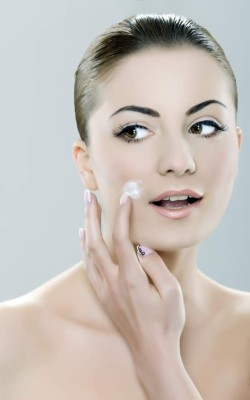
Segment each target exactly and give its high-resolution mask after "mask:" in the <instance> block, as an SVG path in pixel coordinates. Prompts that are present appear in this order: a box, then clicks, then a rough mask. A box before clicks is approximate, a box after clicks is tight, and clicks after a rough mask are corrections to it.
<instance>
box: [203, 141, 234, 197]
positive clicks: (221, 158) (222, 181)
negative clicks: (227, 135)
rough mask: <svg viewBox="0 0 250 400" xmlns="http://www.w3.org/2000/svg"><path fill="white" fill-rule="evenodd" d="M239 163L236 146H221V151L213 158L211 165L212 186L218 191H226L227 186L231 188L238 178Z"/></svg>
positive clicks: (210, 179)
mask: <svg viewBox="0 0 250 400" xmlns="http://www.w3.org/2000/svg"><path fill="white" fill-rule="evenodd" d="M225 144H226V143H225ZM237 163H238V154H237V151H236V149H235V146H233V145H231V143H228V145H225V146H221V148H220V149H219V151H216V152H215V153H214V155H213V156H212V157H211V161H210V164H209V168H208V172H209V177H208V180H209V181H210V184H211V186H212V187H214V188H215V189H218V190H220V189H222V190H226V187H227V186H228V187H229V188H230V185H231V184H232V183H233V181H234V178H235V176H236V172H237Z"/></svg>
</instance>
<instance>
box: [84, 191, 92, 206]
mask: <svg viewBox="0 0 250 400" xmlns="http://www.w3.org/2000/svg"><path fill="white" fill-rule="evenodd" d="M84 202H85V205H87V204H90V203H91V192H90V190H88V189H85V191H84Z"/></svg>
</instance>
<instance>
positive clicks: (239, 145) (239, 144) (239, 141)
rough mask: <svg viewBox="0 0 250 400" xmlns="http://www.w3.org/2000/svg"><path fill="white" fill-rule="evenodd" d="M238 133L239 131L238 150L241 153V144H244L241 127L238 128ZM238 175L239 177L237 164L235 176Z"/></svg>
mask: <svg viewBox="0 0 250 400" xmlns="http://www.w3.org/2000/svg"><path fill="white" fill-rule="evenodd" d="M236 131H237V141H238V149H239V151H240V147H241V143H242V129H241V128H240V127H239V126H237V127H236ZM237 175H238V163H237V169H236V174H235V176H237Z"/></svg>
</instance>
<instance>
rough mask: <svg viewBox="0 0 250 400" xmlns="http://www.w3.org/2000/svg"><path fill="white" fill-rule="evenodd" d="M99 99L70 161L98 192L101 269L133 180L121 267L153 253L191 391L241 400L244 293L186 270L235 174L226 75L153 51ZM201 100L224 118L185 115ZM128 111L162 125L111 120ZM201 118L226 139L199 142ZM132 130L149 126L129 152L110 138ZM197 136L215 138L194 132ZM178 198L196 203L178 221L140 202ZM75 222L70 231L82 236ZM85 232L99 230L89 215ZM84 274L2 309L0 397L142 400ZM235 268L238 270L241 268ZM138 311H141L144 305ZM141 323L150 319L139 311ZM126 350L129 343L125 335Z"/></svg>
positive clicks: (247, 302) (205, 63)
mask: <svg viewBox="0 0 250 400" xmlns="http://www.w3.org/2000/svg"><path fill="white" fill-rule="evenodd" d="M98 96H99V103H98V105H97V108H96V109H95V110H94V111H93V113H92V114H91V116H90V119H89V121H88V131H89V136H90V139H91V141H90V147H89V148H86V146H85V143H84V142H83V141H82V140H77V141H76V142H75V143H74V147H73V157H74V160H75V162H76V167H77V170H78V172H79V175H80V178H81V180H82V184H83V186H84V188H87V189H89V190H91V191H93V192H94V191H96V190H99V192H100V195H101V199H102V212H103V216H104V219H105V226H104V227H103V228H102V236H103V240H104V242H105V243H106V246H107V249H108V252H109V255H110V256H109V257H110V258H111V260H112V265H111V266H113V265H114V264H117V265H119V266H120V264H119V262H118V259H117V257H119V256H118V255H117V254H116V251H115V247H114V243H113V234H114V228H115V220H116V213H117V210H118V208H119V207H120V206H119V198H120V195H121V192H122V187H123V186H124V184H125V183H126V182H127V181H128V180H131V179H140V180H141V181H142V182H143V188H144V192H143V196H142V197H141V198H140V199H137V200H131V210H130V220H129V235H128V237H129V241H130V242H131V243H132V244H133V246H134V262H135V264H133V265H129V266H128V268H130V271H131V270H132V269H133V266H138V267H139V264H138V259H137V256H136V246H137V244H139V243H140V244H142V245H144V246H148V247H150V248H153V249H154V250H155V252H156V253H157V254H158V256H159V257H160V258H158V259H157V260H158V261H157V263H158V262H159V260H160V259H161V260H162V261H163V263H164V264H165V266H166V273H168V272H170V273H171V274H172V275H173V277H174V278H175V279H177V281H178V283H179V285H180V287H181V291H182V295H183V299H184V306H185V316H186V318H185V325H184V328H183V331H182V334H181V338H180V353H181V359H182V362H183V365H184V366H185V369H186V371H187V372H188V375H189V376H190V378H191V380H192V382H194V384H195V386H196V387H197V389H198V391H199V393H200V394H201V395H202V398H203V399H205V400H214V399H221V400H235V399H237V400H238V399H239V400H247V399H249V398H250V395H249V393H250V391H249V382H250V357H249V354H250V318H249V317H250V295H249V293H246V292H241V291H238V290H234V289H230V288H227V287H225V286H223V285H221V284H219V283H217V282H215V281H213V280H212V279H211V278H209V277H207V276H206V275H205V274H203V273H202V272H201V271H200V270H199V269H198V267H197V262H196V253H197V245H198V244H199V243H200V242H202V240H204V239H205V238H206V237H207V236H209V234H211V233H212V232H213V231H214V229H215V228H216V227H217V226H218V224H219V222H220V220H221V218H222V216H223V214H224V212H225V210H226V207H227V204H228V202H229V200H230V197H231V193H232V189H233V183H234V179H235V177H236V176H237V172H238V154H239V149H240V145H241V141H242V131H241V129H240V128H239V127H236V124H235V111H234V107H233V101H232V98H231V88H230V86H229V82H228V79H227V76H226V74H225V72H224V71H223V70H222V69H221V68H220V67H219V66H218V65H217V63H216V62H215V60H214V59H213V58H211V57H210V56H209V55H208V54H206V53H205V52H203V51H200V50H197V49H175V50H173V51H172V50H171V51H168V50H166V51H165V50H163V49H151V50H147V51H145V52H141V53H140V54H135V55H133V56H131V57H127V58H126V59H124V60H123V62H122V63H121V64H120V65H119V67H117V68H115V69H114V70H112V71H111V72H110V75H109V77H108V79H107V80H106V81H105V82H103V85H102V86H101V87H100V88H99V91H98ZM208 99H217V100H220V101H221V102H223V103H224V104H225V105H226V108H225V107H223V106H220V105H217V104H210V105H209V106H207V107H206V108H204V109H202V110H200V111H199V112H197V113H195V114H192V115H189V116H186V115H185V113H186V111H187V110H188V109H190V108H191V107H192V106H194V105H196V104H198V103H201V102H203V101H205V100H208ZM131 104H134V105H140V106H147V107H150V108H152V109H154V110H157V111H158V112H159V113H160V115H161V116H160V117H159V118H155V117H150V116H147V115H144V114H141V113H135V112H132V111H126V112H123V113H119V114H117V115H116V116H114V117H111V115H112V114H113V113H114V112H115V111H116V110H118V109H119V108H120V107H124V106H127V105H131ZM204 120H212V121H214V122H216V123H221V124H222V123H223V124H225V125H227V126H228V127H229V129H228V130H227V131H225V132H220V133H219V134H218V135H216V136H213V137H211V138H209V139H206V138H202V137H199V136H197V129H193V128H192V127H193V125H194V124H195V123H197V122H198V121H204ZM136 122H138V123H140V124H141V125H143V126H144V127H145V128H147V129H138V131H137V135H138V137H140V138H142V137H145V140H144V141H142V142H140V143H127V142H126V141H125V140H124V139H122V138H118V137H115V136H113V134H112V130H113V129H114V130H117V129H118V127H119V125H123V124H134V123H136ZM191 128H192V129H191ZM203 132H205V133H207V132H213V128H211V127H210V128H208V127H205V126H203V127H202V131H201V132H200V134H201V133H203ZM184 188H191V189H193V190H197V191H201V192H202V194H203V195H204V198H203V200H202V203H201V204H200V206H199V208H198V209H196V211H195V212H194V213H193V214H192V216H189V217H188V218H184V219H181V220H179V221H174V220H168V219H165V218H163V217H162V216H160V215H158V214H157V213H156V212H155V211H154V210H152V208H151V207H150V206H149V204H148V203H149V201H152V200H153V199H154V198H155V197H156V196H158V195H159V194H161V193H163V192H165V191H166V190H169V189H184ZM83 207H84V206H83ZM99 221H100V220H99ZM85 223H86V220H83V222H82V223H80V224H79V225H80V226H83V227H86V225H85ZM94 223H95V224H96V225H97V226H98V218H97V215H95V222H94V221H93V224H94ZM86 230H87V237H88V239H87V240H89V244H88V246H90V247H91V246H92V247H93V248H95V247H96V246H97V244H98V243H99V242H98V240H100V231H99V236H96V235H98V230H97V231H95V232H94V233H92V238H94V242H92V244H91V241H90V236H88V235H89V234H90V228H89V227H86ZM119 232H120V230H119ZM120 234H121V233H120ZM129 241H128V242H127V244H128V243H129ZM130 249H131V247H130ZM131 251H132V249H131ZM90 253H91V251H90ZM92 257H93V254H92ZM147 257H151V256H150V255H149V256H147ZM108 259H109V258H108ZM105 260H106V259H105ZM148 260H150V259H149V258H148ZM157 263H155V264H154V263H152V264H151V262H149V264H148V268H149V267H150V268H157V273H158V271H159V269H158V266H159V264H157ZM84 264H85V263H84V261H80V262H78V263H77V264H75V265H73V266H72V267H71V268H69V269H68V270H67V271H65V272H63V273H62V274H60V275H58V276H56V277H55V278H54V279H52V280H50V281H48V282H46V283H45V284H44V285H42V286H40V287H39V288H37V289H35V290H34V291H32V292H30V293H28V294H27V295H25V296H23V297H21V298H17V299H13V300H11V301H7V302H5V303H2V304H1V306H0V344H1V345H0V351H1V354H0V398H8V399H9V400H17V399H18V400H24V399H25V400H31V399H32V400H33V399H34V398H36V399H37V400H40V399H44V398H51V399H52V398H53V399H57V398H58V399H60V400H66V399H69V398H73V399H74V400H78V399H79V400H82V399H83V398H86V399H91V400H96V399H98V400H99V399H104V400H106V399H109V400H127V399H134V400H143V399H144V400H145V392H144V390H143V388H142V386H141V384H140V382H139V380H138V376H137V371H136V368H135V361H134V358H133V357H132V353H131V348H130V347H129V344H128V342H127V341H126V340H125V339H124V334H123V335H122V334H121V332H120V331H119V330H118V329H117V325H116V324H115V323H114V321H113V320H112V318H111V316H110V314H109V313H108V312H107V310H106V309H105V307H104V305H103V304H102V302H101V301H100V299H99V297H98V294H97V292H96V290H95V289H94V287H93V285H92V284H91V282H90V280H89V277H88V274H87V272H86V270H85V268H84V267H86V265H84ZM105 265H106V264H104V267H105ZM126 266H127V265H126ZM161 266H162V267H164V265H163V264H161ZM34 268H36V261H35V260H34ZM235 268H237V271H240V268H241V266H240V265H237V266H235ZM145 272H147V270H146V264H145ZM110 273H112V272H111V271H110ZM154 276H155V274H154ZM144 278H145V276H144ZM144 278H142V282H143V279H144ZM144 283H145V285H146V282H145V279H144ZM138 286H139V285H138V282H137V287H138ZM144 287H145V286H144ZM116 290H117V288H116ZM150 290H151V289H150ZM152 290H153V289H152ZM139 292H140V291H139ZM116 293H117V292H116ZM145 293H146V292H145ZM149 293H150V291H149ZM151 293H153V292H151ZM155 295H157V293H155ZM117 296H118V298H119V294H117ZM121 299H123V297H122V293H121V297H120V300H121ZM156 299H158V300H159V298H157V296H156V298H155V300H156ZM147 305H148V306H149V308H150V307H151V306H150V301H148V302H147ZM150 309H151V308H150ZM137 310H139V305H138V309H137ZM159 312H160V310H159ZM143 313H144V314H143V315H145V313H148V314H147V315H150V313H149V311H148V309H147V310H146V308H145V309H144V310H143ZM138 315H139V314H138ZM143 315H142V317H143ZM168 318H169V316H167V321H168ZM144 322H145V321H144ZM165 322H166V320H165V319H164V320H163V321H162V323H163V324H164V323H165ZM129 326H130V325H127V327H129ZM144 326H145V325H143V327H144ZM179 327H180V325H179ZM121 328H122V326H121ZM129 332H130V331H129ZM135 333H136V332H135ZM130 337H131V336H130ZM144 337H147V332H144ZM127 340H128V341H129V340H130V341H131V339H129V336H127ZM158 343H159V342H155V343H154V345H155V346H156V347H154V349H153V350H155V351H153V354H152V347H151V354H150V359H151V360H152V361H153V360H154V356H155V357H157V355H158V349H157V345H158Z"/></svg>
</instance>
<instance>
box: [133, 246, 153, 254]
mask: <svg viewBox="0 0 250 400" xmlns="http://www.w3.org/2000/svg"><path fill="white" fill-rule="evenodd" d="M137 250H138V252H139V255H142V256H147V255H148V254H152V253H153V252H154V250H152V249H150V248H149V247H145V246H142V245H140V244H138V246H137Z"/></svg>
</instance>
